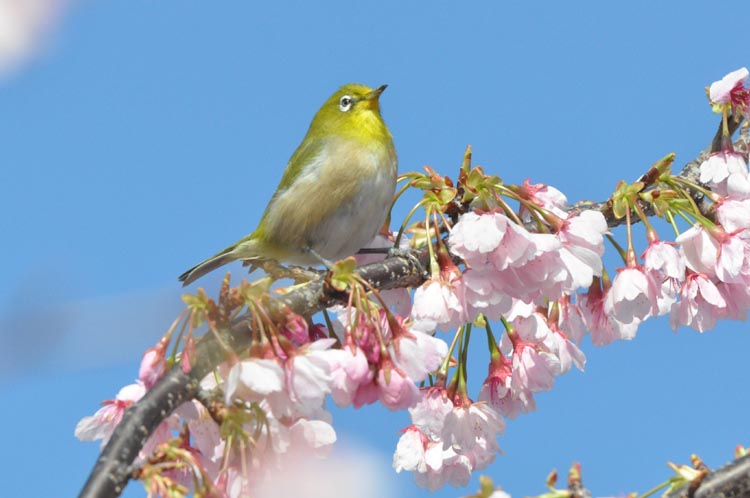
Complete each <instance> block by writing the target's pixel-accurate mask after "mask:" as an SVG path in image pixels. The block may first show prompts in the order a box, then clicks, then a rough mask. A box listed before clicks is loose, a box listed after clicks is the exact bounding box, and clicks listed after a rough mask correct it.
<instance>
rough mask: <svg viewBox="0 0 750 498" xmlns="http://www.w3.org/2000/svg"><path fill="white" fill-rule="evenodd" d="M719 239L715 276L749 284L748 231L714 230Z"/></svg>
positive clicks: (749, 235)
mask: <svg viewBox="0 0 750 498" xmlns="http://www.w3.org/2000/svg"><path fill="white" fill-rule="evenodd" d="M715 233H716V236H717V238H718V240H719V250H718V257H717V258H716V262H715V268H716V276H717V277H718V278H719V280H721V281H722V282H727V283H733V284H750V275H749V274H750V231H748V230H738V231H736V232H732V233H729V232H725V231H724V230H722V229H721V228H719V227H716V230H715Z"/></svg>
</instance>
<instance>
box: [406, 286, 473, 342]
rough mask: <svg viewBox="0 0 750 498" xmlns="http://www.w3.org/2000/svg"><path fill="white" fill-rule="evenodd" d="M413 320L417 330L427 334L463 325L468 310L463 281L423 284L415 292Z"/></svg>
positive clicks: (412, 310) (412, 311)
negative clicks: (465, 305)
mask: <svg viewBox="0 0 750 498" xmlns="http://www.w3.org/2000/svg"><path fill="white" fill-rule="evenodd" d="M411 319H412V323H413V328H414V329H415V330H419V331H421V332H426V333H433V332H434V331H435V329H437V328H440V329H442V330H450V329H451V328H455V327H458V326H459V325H461V324H463V323H464V322H465V321H466V310H465V307H464V297H463V283H462V282H461V280H454V281H450V282H447V281H443V280H428V281H427V282H425V283H424V284H422V285H421V286H420V287H419V288H418V289H417V290H416V291H415V292H414V304H413V305H412V309H411Z"/></svg>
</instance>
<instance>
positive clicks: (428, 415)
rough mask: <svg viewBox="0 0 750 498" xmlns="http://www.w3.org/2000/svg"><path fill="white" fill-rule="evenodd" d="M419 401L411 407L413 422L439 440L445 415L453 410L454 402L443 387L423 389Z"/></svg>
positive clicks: (431, 437)
mask: <svg viewBox="0 0 750 498" xmlns="http://www.w3.org/2000/svg"><path fill="white" fill-rule="evenodd" d="M419 394H420V398H419V401H417V403H416V404H415V405H414V406H412V407H411V408H409V416H410V417H411V421H412V423H413V424H414V425H415V426H417V427H419V428H420V430H421V431H422V432H423V433H424V434H425V435H426V436H427V437H428V438H430V439H432V440H437V439H439V438H440V434H441V433H442V432H443V425H444V423H445V417H447V416H448V414H449V413H450V412H451V411H452V410H453V408H454V405H453V402H452V401H451V400H450V399H448V393H447V392H446V390H445V388H443V387H431V388H426V389H421V390H420V392H419Z"/></svg>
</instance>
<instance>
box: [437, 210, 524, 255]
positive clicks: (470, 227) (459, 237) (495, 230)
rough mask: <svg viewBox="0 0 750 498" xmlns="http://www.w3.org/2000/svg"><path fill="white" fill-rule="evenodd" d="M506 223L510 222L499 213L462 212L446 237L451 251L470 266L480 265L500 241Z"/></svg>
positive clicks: (503, 235) (505, 228) (503, 234)
mask: <svg viewBox="0 0 750 498" xmlns="http://www.w3.org/2000/svg"><path fill="white" fill-rule="evenodd" d="M508 223H512V222H511V221H510V220H508V218H507V217H506V216H505V215H503V214H500V213H485V214H478V213H475V212H473V211H472V212H469V213H466V214H463V215H461V217H460V218H459V219H458V223H456V224H455V225H453V229H452V230H451V233H450V238H449V239H448V240H449V245H450V248H451V251H452V252H453V253H454V254H456V255H458V256H461V257H462V258H463V259H464V260H465V261H466V262H467V263H468V264H469V265H470V266H475V265H476V266H481V265H482V264H484V263H485V262H486V261H487V258H488V256H489V254H490V253H491V252H493V251H494V250H495V249H497V247H498V246H499V245H500V243H501V242H502V240H503V238H504V237H505V232H506V230H507V226H508Z"/></svg>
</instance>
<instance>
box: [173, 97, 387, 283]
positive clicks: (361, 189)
mask: <svg viewBox="0 0 750 498" xmlns="http://www.w3.org/2000/svg"><path fill="white" fill-rule="evenodd" d="M386 87H387V85H381V86H379V87H377V88H374V89H373V88H370V87H367V86H365V85H362V84H357V83H350V84H346V85H343V86H342V87H340V88H339V89H338V90H337V91H335V92H334V93H333V94H332V95H331V96H330V97H329V98H328V99H327V100H326V101H325V103H324V104H323V105H322V106H321V107H320V109H319V110H318V112H317V113H316V114H315V116H314V117H313V119H312V122H311V123H310V127H309V128H308V130H307V133H306V134H305V137H304V138H303V139H302V142H301V143H300V144H299V146H298V147H297V149H296V150H295V151H294V153H293V154H292V156H291V158H290V159H289V162H288V163H287V165H286V168H285V169H284V173H283V175H282V177H281V181H280V182H279V185H278V187H277V188H276V191H275V192H274V194H273V196H272V197H271V200H270V201H269V203H268V205H267V206H266V209H265V211H264V212H263V216H262V217H261V219H260V222H259V223H258V226H257V228H256V229H255V231H253V232H252V233H251V234H250V235H247V236H246V237H244V238H242V239H240V240H239V241H237V242H235V243H234V244H232V245H230V246H228V247H226V248H225V249H223V250H221V251H219V252H218V253H217V254H215V255H213V256H211V257H210V258H208V259H206V260H204V261H202V262H200V263H198V264H197V265H195V266H194V267H192V268H191V269H189V270H188V271H186V272H185V273H183V274H182V275H180V277H179V280H180V281H181V282H182V284H183V287H184V286H187V285H189V284H190V283H192V282H194V281H195V280H196V279H198V278H200V277H202V276H203V275H205V274H207V273H209V272H211V271H213V270H215V269H217V268H219V267H221V266H223V265H225V264H227V263H230V262H232V261H236V260H242V261H245V262H248V263H250V264H256V263H261V262H264V261H268V260H274V261H277V262H279V263H281V262H285V263H290V264H294V265H300V266H305V265H308V266H309V265H316V264H319V263H323V264H325V265H326V266H329V265H330V261H336V260H340V259H343V258H346V257H348V256H351V255H353V254H355V253H357V252H358V251H359V250H360V249H361V248H362V247H364V246H365V245H367V244H368V243H369V242H370V241H372V240H373V239H374V238H375V235H376V234H377V233H378V231H379V229H380V228H381V227H382V226H383V224H384V223H385V221H386V218H387V217H388V214H389V212H390V207H391V203H392V200H393V196H394V193H395V189H396V180H397V176H398V158H397V156H396V149H395V147H394V145H393V137H392V136H391V133H390V131H389V130H388V128H387V126H386V125H385V122H384V121H383V118H382V116H381V114H380V96H381V94H382V93H383V91H384V90H385V89H386Z"/></svg>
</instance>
